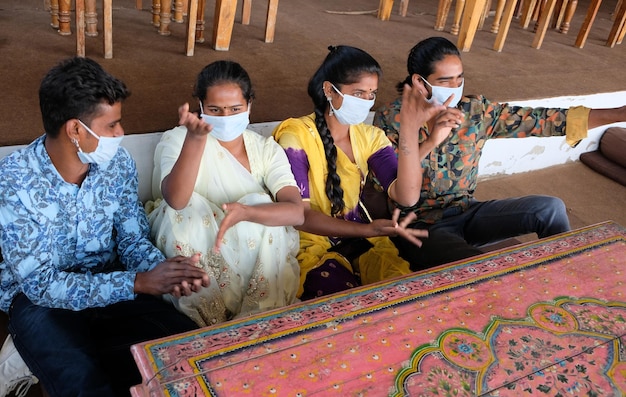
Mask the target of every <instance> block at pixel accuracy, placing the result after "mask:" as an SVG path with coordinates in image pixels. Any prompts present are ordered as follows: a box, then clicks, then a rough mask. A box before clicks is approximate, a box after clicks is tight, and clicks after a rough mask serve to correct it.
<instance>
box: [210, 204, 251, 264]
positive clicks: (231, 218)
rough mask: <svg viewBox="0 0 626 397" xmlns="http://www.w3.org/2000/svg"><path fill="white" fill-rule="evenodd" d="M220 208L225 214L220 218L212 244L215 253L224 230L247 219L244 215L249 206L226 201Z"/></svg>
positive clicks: (224, 232) (220, 243)
mask: <svg viewBox="0 0 626 397" xmlns="http://www.w3.org/2000/svg"><path fill="white" fill-rule="evenodd" d="M222 209H223V210H224V214H225V216H224V219H222V223H220V228H219V230H218V231H217V236H215V245H214V246H213V251H214V252H215V253H218V252H220V246H221V245H222V239H223V238H224V234H226V231H227V230H228V229H229V228H230V227H231V226H234V225H236V224H237V223H239V222H241V221H245V220H247V219H248V218H247V217H246V212H247V211H249V210H250V207H249V206H247V205H243V204H240V203H226V204H222Z"/></svg>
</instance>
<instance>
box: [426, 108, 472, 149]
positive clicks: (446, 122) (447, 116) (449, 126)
mask: <svg viewBox="0 0 626 397" xmlns="http://www.w3.org/2000/svg"><path fill="white" fill-rule="evenodd" d="M451 98H452V96H451ZM451 98H449V99H448V100H450V99H451ZM464 119H465V115H464V114H463V112H462V111H460V110H459V109H457V108H446V109H445V110H444V111H442V112H441V113H439V114H438V115H437V116H436V117H435V120H434V123H433V127H432V129H431V130H430V134H429V136H428V139H427V141H428V143H430V144H431V145H432V146H433V147H437V146H439V145H440V144H441V143H442V142H443V141H445V140H446V139H447V138H448V136H449V135H450V132H451V131H452V130H453V129H455V128H459V126H460V125H461V124H462V123H463V120H464Z"/></svg>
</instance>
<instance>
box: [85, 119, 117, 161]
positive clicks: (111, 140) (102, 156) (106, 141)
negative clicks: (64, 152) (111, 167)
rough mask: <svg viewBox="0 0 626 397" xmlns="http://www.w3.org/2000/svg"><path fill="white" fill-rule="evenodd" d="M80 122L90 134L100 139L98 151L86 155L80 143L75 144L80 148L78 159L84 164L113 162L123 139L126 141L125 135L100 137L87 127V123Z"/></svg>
mask: <svg viewBox="0 0 626 397" xmlns="http://www.w3.org/2000/svg"><path fill="white" fill-rule="evenodd" d="M78 122H79V123H80V124H81V125H82V126H83V127H84V128H85V129H86V130H87V132H89V133H90V134H91V135H93V136H94V137H96V139H98V146H97V147H96V150H94V151H93V152H91V153H85V152H83V150H82V149H81V148H80V145H79V144H78V141H76V142H75V144H76V146H77V147H78V153H77V154H78V158H79V159H80V161H82V162H83V163H84V164H89V163H95V164H104V163H108V162H109V161H111V159H112V158H113V156H115V154H116V153H117V149H118V148H119V147H120V143H122V139H124V135H122V136H118V137H112V136H111V137H109V136H98V134H96V133H95V132H93V131H92V130H91V128H89V127H87V126H86V125H85V123H83V122H82V121H80V120H78Z"/></svg>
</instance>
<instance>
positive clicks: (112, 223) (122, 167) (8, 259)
mask: <svg viewBox="0 0 626 397" xmlns="http://www.w3.org/2000/svg"><path fill="white" fill-rule="evenodd" d="M44 140H45V136H41V137H39V138H37V139H36V140H35V141H34V142H33V143H31V144H30V145H29V146H27V147H25V148H23V149H21V150H17V151H15V152H14V153H12V154H10V155H8V156H7V157H5V158H4V159H3V160H2V161H0V247H1V249H2V257H3V260H2V262H0V309H1V310H3V311H5V312H8V310H9V308H10V305H11V302H12V301H13V298H14V297H15V296H16V295H17V294H18V293H20V292H22V293H24V294H25V295H26V296H27V297H28V298H29V299H30V300H31V301H32V302H33V303H35V304H37V305H41V306H47V307H55V308H64V309H70V310H82V309H85V308H89V307H102V306H107V305H110V304H113V303H116V302H120V301H125V300H132V299H134V297H135V294H134V292H133V291H134V282H135V274H136V273H137V272H145V271H148V270H150V269H152V268H153V267H154V266H156V264H158V263H160V262H162V261H163V260H164V259H165V258H164V256H163V254H162V253H161V252H160V251H159V250H158V249H157V248H156V247H154V245H152V243H151V242H150V240H149V238H148V233H149V228H148V222H147V219H146V215H145V212H144V210H143V207H142V205H141V202H140V201H139V198H138V195H137V183H138V181H137V169H136V167H135V162H134V160H133V159H132V158H131V156H130V154H129V153H128V152H127V151H126V149H124V148H120V149H119V150H118V152H117V154H116V155H115V157H114V158H113V159H112V160H111V161H110V162H108V163H107V164H105V165H104V166H99V165H96V164H91V165H90V168H89V172H88V174H87V177H86V178H85V180H84V181H83V183H82V184H81V186H78V185H76V184H72V183H68V182H66V181H65V180H63V178H62V177H61V175H60V174H59V173H58V172H57V170H56V168H55V167H54V165H53V164H52V162H51V160H50V157H49V156H48V153H47V151H46V149H45V147H44Z"/></svg>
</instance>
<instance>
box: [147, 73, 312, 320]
mask: <svg viewBox="0 0 626 397" xmlns="http://www.w3.org/2000/svg"><path fill="white" fill-rule="evenodd" d="M194 96H196V97H197V98H198V100H199V101H200V111H201V114H200V116H201V117H198V115H197V114H195V113H190V112H189V105H188V104H185V105H183V106H182V107H181V108H180V109H179V114H180V122H179V124H180V126H179V127H176V128H174V129H172V130H170V131H167V132H165V133H164V134H163V137H162V138H161V141H160V142H159V144H158V145H157V148H156V151H155V156H154V163H155V169H154V174H153V195H154V197H156V198H159V199H157V200H156V201H155V202H154V203H149V205H147V208H146V209H147V212H149V215H148V219H149V221H150V226H151V230H152V238H153V239H154V241H155V244H156V245H157V247H159V248H160V249H161V250H162V251H164V252H165V253H167V254H168V255H180V254H183V253H185V254H186V255H193V254H194V253H199V254H200V265H201V266H202V267H203V268H204V269H205V271H206V272H207V273H208V274H209V276H210V279H211V284H210V285H209V287H207V288H202V289H201V290H200V291H199V292H195V293H193V294H192V295H190V296H184V297H181V298H176V297H174V296H172V295H167V296H166V299H168V300H170V301H171V302H172V303H173V304H174V305H175V306H176V307H177V308H178V309H179V310H180V311H182V312H183V313H186V314H187V315H189V316H190V317H191V318H192V319H193V320H195V321H196V322H197V323H198V324H199V325H201V326H205V325H211V324H215V323H219V322H222V321H225V320H229V319H231V318H234V317H237V316H244V315H247V314H251V313H255V312H259V311H262V310H267V309H272V308H276V307H281V306H285V305H288V304H290V303H293V302H294V301H295V300H296V292H297V288H298V280H299V267H298V262H297V260H296V254H297V252H298V232H297V231H296V230H295V229H294V228H293V226H294V225H300V224H301V223H302V222H303V220H304V213H303V205H302V200H301V198H300V195H299V191H298V188H297V187H296V184H295V180H294V177H293V174H292V173H291V167H290V164H289V161H288V160H287V157H286V156H285V152H284V151H283V149H282V148H281V147H280V146H279V145H278V144H277V143H276V142H275V141H274V140H273V139H272V138H271V137H263V136H261V135H259V134H257V133H255V132H253V131H249V130H247V129H246V127H247V126H248V124H249V111H250V104H251V102H252V99H253V91H252V86H251V82H250V78H249V76H248V73H247V72H246V71H245V70H244V69H243V68H242V67H241V66H240V65H239V64H237V63H235V62H230V61H217V62H214V63H211V64H209V65H208V66H206V67H205V68H204V69H203V70H202V71H201V72H200V74H199V75H198V79H197V82H196V86H195V91H194ZM161 198H162V199H161Z"/></svg>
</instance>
